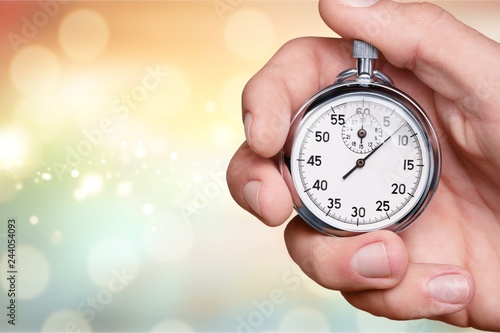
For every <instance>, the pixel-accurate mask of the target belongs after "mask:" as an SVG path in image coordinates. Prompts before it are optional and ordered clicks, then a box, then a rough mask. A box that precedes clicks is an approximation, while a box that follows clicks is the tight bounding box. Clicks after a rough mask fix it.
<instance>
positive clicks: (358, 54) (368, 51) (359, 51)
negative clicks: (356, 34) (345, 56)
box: [352, 39, 378, 60]
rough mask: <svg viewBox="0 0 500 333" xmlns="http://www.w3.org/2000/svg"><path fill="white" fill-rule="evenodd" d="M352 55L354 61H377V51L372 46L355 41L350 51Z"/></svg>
mask: <svg viewBox="0 0 500 333" xmlns="http://www.w3.org/2000/svg"><path fill="white" fill-rule="evenodd" d="M352 55H353V57H354V58H356V59H372V60H375V59H378V50H377V49H376V48H375V46H373V45H372V44H369V43H367V42H365V41H362V40H358V39H356V40H355V41H354V46H353V49H352Z"/></svg>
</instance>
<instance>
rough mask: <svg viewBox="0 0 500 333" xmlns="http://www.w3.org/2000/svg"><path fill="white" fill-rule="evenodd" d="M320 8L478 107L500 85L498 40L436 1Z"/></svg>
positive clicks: (343, 28)
mask: <svg viewBox="0 0 500 333" xmlns="http://www.w3.org/2000/svg"><path fill="white" fill-rule="evenodd" d="M319 10H320V14H321V16H322V18H323V20H324V21H325V22H326V23H327V25H328V26H329V27H330V28H331V29H333V30H334V31H335V32H337V33H338V34H339V35H341V36H342V37H344V38H348V39H361V40H365V41H367V42H369V43H371V44H373V45H375V46H376V47H377V48H378V49H379V50H380V51H381V52H382V53H383V54H384V56H385V58H386V59H387V60H388V61H389V62H390V63H391V64H392V65H394V66H396V67H398V68H404V69H408V70H410V71H412V72H413V73H414V74H415V75H416V76H417V77H418V78H419V79H420V80H421V81H422V82H423V83H425V84H426V85H427V86H429V87H430V88H432V89H433V90H434V91H436V92H438V93H439V94H441V95H442V96H444V97H445V98H447V99H449V100H453V101H457V100H462V105H465V106H467V105H474V106H475V107H476V106H480V104H481V103H482V102H487V101H488V100H489V99H491V98H492V97H495V96H496V95H497V94H496V91H498V90H499V89H500V81H499V80H498V79H497V77H496V76H495V75H494V73H498V72H500V65H499V64H498V59H499V58H500V46H499V44H497V43H496V42H494V41H493V40H490V39H488V38H487V37H485V36H483V35H481V34H480V33H479V32H477V31H475V30H474V29H472V28H470V27H468V26H466V25H465V24H463V23H461V22H460V21H458V20H457V19H455V17H453V16H452V15H451V14H450V13H448V12H447V11H445V10H444V9H442V8H440V7H438V6H436V5H433V4H429V3H398V2H394V1H390V0H379V1H377V0H320V3H319ZM478 104H479V105H478Z"/></svg>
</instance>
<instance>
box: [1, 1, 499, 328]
mask: <svg viewBox="0 0 500 333" xmlns="http://www.w3.org/2000/svg"><path fill="white" fill-rule="evenodd" d="M435 2H437V3H438V4H439V5H441V6H443V7H445V8H447V9H448V10H449V11H451V12H452V13H454V14H455V15H456V16H457V17H458V18H459V19H461V20H463V21H465V22H466V23H468V24H469V25H471V26H473V27H475V28H476V29H478V30H480V31H481V32H483V33H484V34H486V35H488V36H490V37H491V38H493V39H496V40H500V23H499V22H500V21H499V20H498V13H499V12H500V2H497V1H484V2H483V1H435ZM306 35H321V36H334V34H333V33H332V32H331V31H329V30H328V29H327V28H326V26H325V25H324V24H323V22H322V21H321V19H320V17H319V15H318V13H317V3H316V1H243V0H239V1H235V0H231V1H229V0H216V1H92V2H90V1H36V2H35V1H10V2H8V1H1V2H0V73H1V76H0V110H1V112H0V260H1V263H0V285H1V288H0V295H1V297H0V303H1V307H0V309H2V310H0V312H1V313H0V329H1V330H2V331H57V332H73V331H95V332H110V331H137V332H149V331H198V332H208V331H213V332H215V331H231V332H234V331H240V332H252V331H255V332H257V331H267V332H270V331H334V332H342V331H346V332H356V331H363V332H365V331H380V332H391V331H398V332H404V331H407V332H417V331H418V332H425V331H464V332H465V331H467V332H469V331H472V330H470V329H464V330H460V329H457V328H453V327H451V326H447V325H445V324H441V323H437V322H433V321H427V320H418V321H410V322H395V321H390V320H386V319H382V318H376V317H373V316H371V315H368V314H366V313H363V312H361V311H358V310H356V309H354V308H352V307H351V306H350V305H349V304H347V302H345V301H344V300H343V299H342V297H341V296H340V294H339V293H337V292H334V291H328V290H325V289H322V288H321V287H318V286H316V285H315V284H314V283H312V282H311V281H310V280H309V279H308V278H306V277H305V276H304V275H303V274H301V273H300V271H299V270H298V269H297V267H296V266H295V264H293V262H292V261H291V260H290V259H289V257H288V255H287V253H286V249H285V246H284V242H283V237H282V233H283V228H282V227H281V228H275V229H269V228H266V227H264V226H263V225H261V224H260V223H258V222H257V221H256V220H255V219H254V218H253V217H252V216H250V215H249V214H247V213H246V212H244V211H243V210H241V209H240V208H239V207H238V206H237V205H236V204H235V203H234V202H233V200H232V199H231V197H230V195H229V192H228V189H227V185H226V184H225V169H226V167H227V164H228V162H229V160H230V158H231V156H232V153H233V152H234V151H235V150H236V149H237V147H238V146H239V145H240V144H241V142H242V141H243V140H244V135H243V126H242V123H241V116H240V96H241V90H242V88H243V86H244V84H245V83H246V81H247V80H248V79H249V78H250V77H251V76H252V75H253V74H254V73H255V72H256V71H257V70H258V69H259V68H261V67H262V66H263V64H264V63H265V62H266V61H267V60H268V59H269V58H270V57H271V56H272V54H274V52H275V51H276V50H277V49H278V48H279V47H280V46H281V45H282V44H283V43H285V42H286V41H287V40H289V39H292V38H295V37H299V36H306ZM457 42H460V41H457ZM471 47H473V46H472V45H471ZM332 79H333V78H332ZM9 218H15V219H16V220H17V230H16V232H17V259H18V263H17V265H18V267H17V268H18V271H19V274H18V280H17V291H18V293H17V321H16V326H11V325H9V324H7V320H6V319H8V318H7V317H6V312H7V311H6V302H7V292H6V289H7V288H6V287H7V286H6V285H7V283H6V277H5V275H6V271H7V268H6V256H7V251H6V249H7V246H6V233H7V225H6V224H7V220H8V219H9Z"/></svg>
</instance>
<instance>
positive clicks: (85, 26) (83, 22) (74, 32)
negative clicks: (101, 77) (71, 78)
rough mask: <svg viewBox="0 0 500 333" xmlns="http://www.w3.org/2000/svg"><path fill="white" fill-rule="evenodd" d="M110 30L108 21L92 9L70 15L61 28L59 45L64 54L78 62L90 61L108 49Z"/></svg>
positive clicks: (77, 11) (76, 11)
mask: <svg viewBox="0 0 500 333" xmlns="http://www.w3.org/2000/svg"><path fill="white" fill-rule="evenodd" d="M108 39H109V28H108V24H107V22H106V20H105V19H104V18H103V17H102V16H101V15H100V14H99V13H97V12H95V11H93V10H90V9H77V10H75V11H73V12H71V13H70V14H68V15H67V16H66V17H65V18H64V19H63V21H62V23H61V26H60V27H59V43H60V45H61V48H62V49H63V51H64V53H66V54H67V55H68V56H69V57H70V58H72V59H74V60H77V61H90V60H93V59H95V58H97V57H99V56H100V55H101V54H102V52H103V51H104V50H105V49H106V46H107V44H108Z"/></svg>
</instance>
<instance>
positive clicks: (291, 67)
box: [242, 37, 352, 157]
mask: <svg viewBox="0 0 500 333" xmlns="http://www.w3.org/2000/svg"><path fill="white" fill-rule="evenodd" d="M351 49H352V44H351V43H350V42H348V41H343V40H340V39H330V38H310V37H309V38H299V39H295V40H292V41H290V42H288V43H287V44H285V45H284V46H283V47H282V48H281V49H280V50H279V51H278V52H277V53H276V54H275V55H274V57H273V58H272V59H271V60H270V61H269V62H268V63H267V64H266V65H265V66H264V67H263V68H262V69H261V70H260V71H259V72H258V73H257V74H256V75H255V76H254V77H253V78H252V79H251V80H250V81H249V82H248V83H247V85H246V87H245V89H244V91H243V97H242V109H243V119H244V123H245V135H246V138H247V142H248V144H249V146H250V148H251V149H252V150H253V151H254V152H256V153H257V154H258V155H260V156H262V157H271V156H274V155H276V154H277V153H278V152H279V151H280V149H281V148H282V147H283V145H284V143H285V140H286V137H287V135H288V130H289V127H290V121H291V118H292V115H293V114H294V113H295V111H296V110H297V109H298V108H299V107H300V106H301V105H302V104H303V103H304V101H306V100H307V99H308V98H309V97H310V96H311V95H313V94H314V93H316V92H317V91H318V90H320V89H322V88H324V87H326V86H328V85H331V84H332V83H333V82H334V81H335V78H336V76H337V74H338V73H339V72H340V71H341V70H343V69H345V68H346V67H348V66H350V64H351V63H352V60H351ZM334 59H335V60H334Z"/></svg>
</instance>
